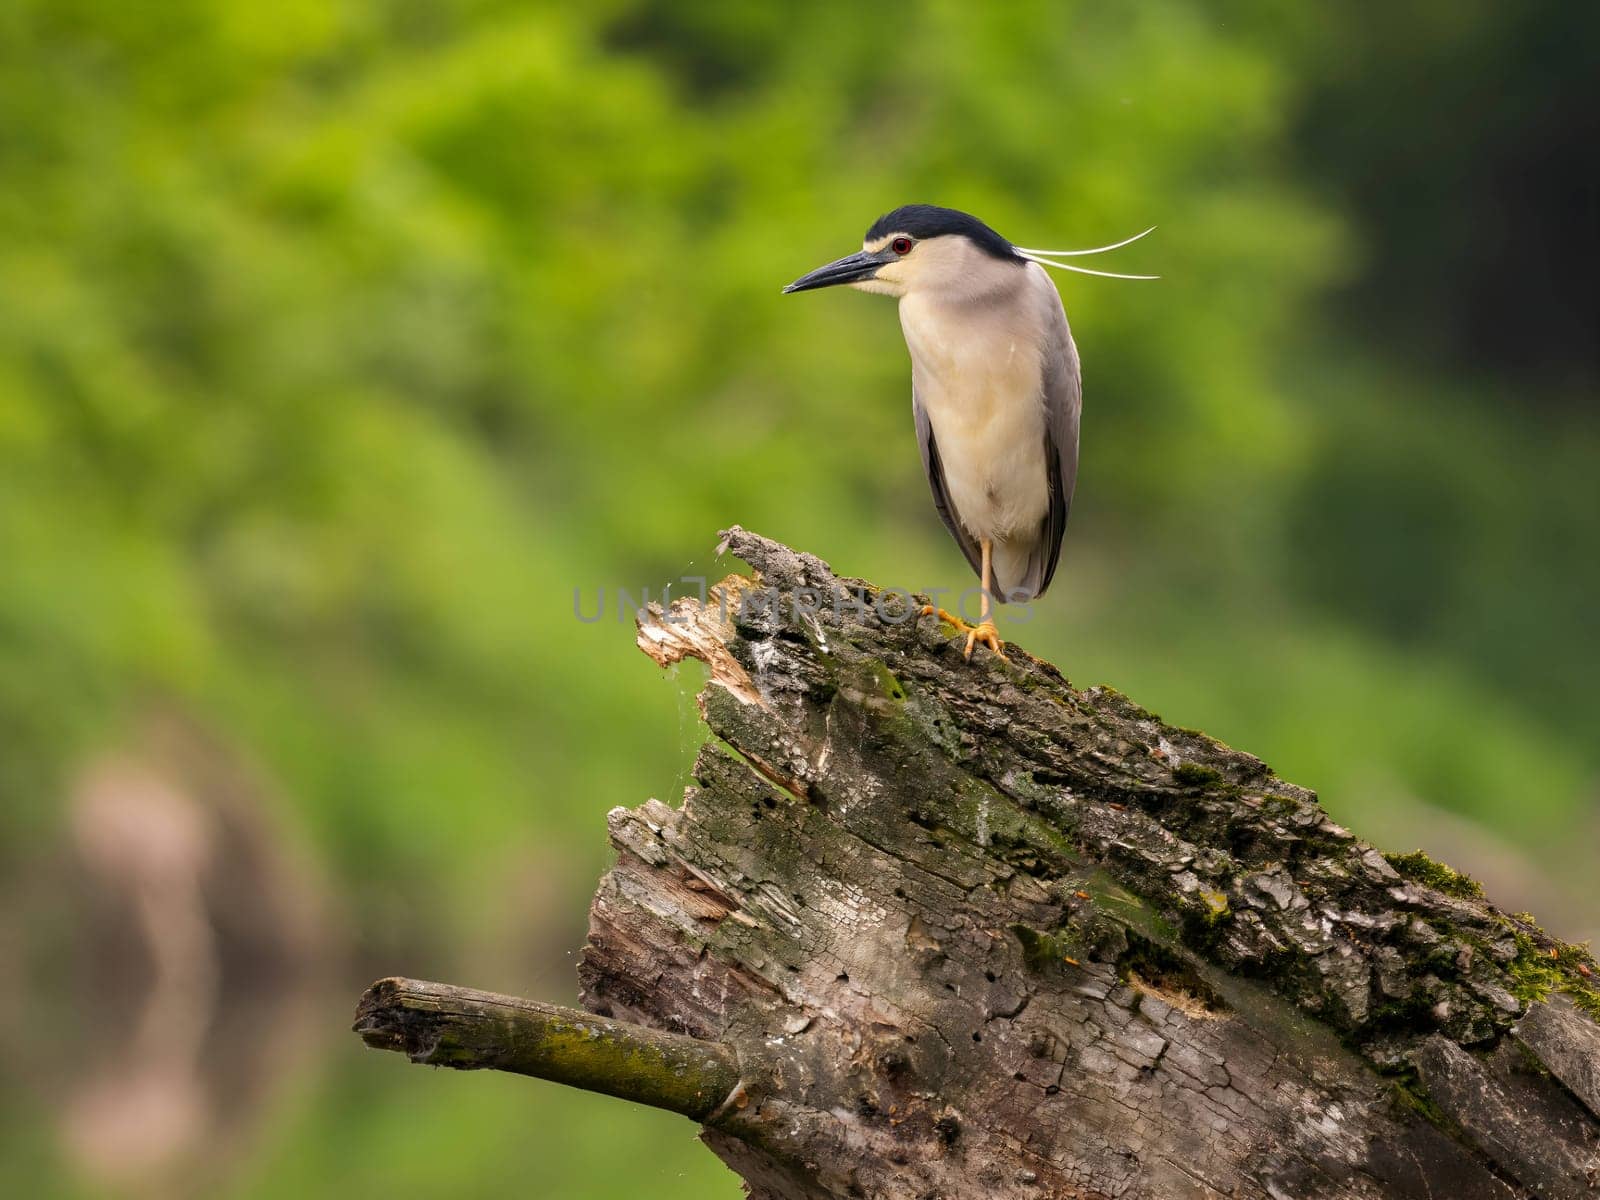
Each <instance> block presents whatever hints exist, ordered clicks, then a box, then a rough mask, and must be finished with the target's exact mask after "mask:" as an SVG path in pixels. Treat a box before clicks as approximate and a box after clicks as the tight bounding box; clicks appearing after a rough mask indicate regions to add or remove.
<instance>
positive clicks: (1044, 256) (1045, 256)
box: [1012, 225, 1161, 279]
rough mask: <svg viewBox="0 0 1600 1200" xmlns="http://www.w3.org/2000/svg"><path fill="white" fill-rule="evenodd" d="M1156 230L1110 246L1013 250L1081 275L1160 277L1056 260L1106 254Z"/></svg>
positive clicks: (1111, 277) (1149, 230) (1137, 234)
mask: <svg viewBox="0 0 1600 1200" xmlns="http://www.w3.org/2000/svg"><path fill="white" fill-rule="evenodd" d="M1154 230H1155V226H1154V225H1152V226H1150V228H1149V229H1146V230H1145V231H1144V233H1136V234H1134V235H1133V236H1132V237H1130V238H1123V239H1122V240H1121V241H1120V242H1112V243H1111V245H1109V246H1095V247H1093V248H1092V249H1089V250H1030V249H1028V248H1027V247H1025V246H1013V247H1012V250H1013V251H1014V252H1015V253H1017V254H1019V255H1021V256H1022V257H1023V258H1025V259H1027V260H1028V261H1029V262H1036V263H1038V264H1039V265H1040V266H1041V267H1054V268H1055V269H1056V270H1058V271H1076V272H1077V273H1078V274H1079V275H1099V276H1102V277H1103V278H1106V279H1160V278H1161V276H1159V275H1122V274H1119V273H1118V272H1116V271H1096V270H1093V269H1091V268H1089V267H1080V266H1078V265H1077V264H1075V263H1064V262H1056V261H1055V260H1056V259H1058V258H1077V257H1080V256H1081V255H1085V254H1104V253H1105V252H1106V251H1108V250H1120V249H1122V247H1124V246H1126V245H1128V244H1130V243H1131V242H1137V241H1138V240H1139V239H1140V238H1142V237H1144V236H1145V234H1147V233H1152V232H1154Z"/></svg>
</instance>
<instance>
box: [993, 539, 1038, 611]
mask: <svg viewBox="0 0 1600 1200" xmlns="http://www.w3.org/2000/svg"><path fill="white" fill-rule="evenodd" d="M1045 561H1046V553H1045V547H1044V545H1043V541H1042V539H1040V538H1031V539H1027V540H1022V539H1018V540H1017V541H1004V542H998V541H997V542H996V543H995V544H994V558H993V567H994V586H995V591H996V592H998V593H999V597H1000V598H1001V599H1004V600H1005V601H1007V602H1008V603H1011V604H1021V603H1022V602H1023V601H1026V600H1032V599H1033V598H1034V597H1035V596H1037V595H1038V594H1039V593H1040V592H1042V591H1043V590H1044V584H1045V578H1044V572H1045Z"/></svg>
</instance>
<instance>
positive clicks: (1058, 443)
mask: <svg viewBox="0 0 1600 1200" xmlns="http://www.w3.org/2000/svg"><path fill="white" fill-rule="evenodd" d="M1050 299H1051V301H1053V303H1052V304H1051V308H1052V309H1053V310H1054V311H1053V313H1052V314H1051V318H1050V323H1049V324H1048V325H1047V326H1046V340H1045V347H1044V363H1043V366H1044V370H1043V378H1042V380H1041V384H1042V387H1043V389H1044V441H1045V444H1044V452H1045V462H1046V464H1047V466H1048V468H1049V472H1050V510H1049V512H1048V513H1047V514H1046V515H1045V519H1044V522H1043V526H1042V528H1041V530H1040V534H1041V537H1040V544H1039V546H1038V548H1037V549H1036V550H1035V551H1034V553H1033V554H1032V555H1031V556H1030V558H1029V562H1028V572H1027V577H1026V578H1025V580H1024V582H1023V589H1024V590H1026V591H1029V592H1031V593H1032V594H1033V595H1035V596H1042V595H1044V590H1045V588H1047V587H1049V586H1050V580H1051V579H1052V578H1053V577H1054V575H1055V573H1056V563H1058V562H1059V561H1060V560H1061V538H1062V536H1063V535H1064V534H1065V533H1066V531H1067V514H1068V513H1069V512H1071V510H1072V491H1073V488H1074V487H1076V486H1077V483H1078V420H1079V417H1080V415H1081V414H1082V412H1083V378H1082V375H1081V373H1080V371H1079V368H1078V348H1077V346H1075V345H1074V344H1073V341H1072V330H1071V329H1070V328H1069V327H1068V325H1067V314H1066V312H1065V311H1063V309H1062V307H1061V300H1060V298H1059V297H1058V296H1057V294H1056V290H1055V287H1054V285H1051V287H1050Z"/></svg>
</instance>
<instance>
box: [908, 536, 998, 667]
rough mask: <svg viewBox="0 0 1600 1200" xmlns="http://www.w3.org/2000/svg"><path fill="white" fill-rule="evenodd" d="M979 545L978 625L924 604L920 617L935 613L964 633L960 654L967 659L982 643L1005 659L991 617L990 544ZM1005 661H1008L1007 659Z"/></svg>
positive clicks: (986, 542)
mask: <svg viewBox="0 0 1600 1200" xmlns="http://www.w3.org/2000/svg"><path fill="white" fill-rule="evenodd" d="M979 544H980V545H981V547H982V549H983V572H982V574H981V575H980V576H979V578H980V579H981V580H982V582H983V608H982V610H981V611H982V616H981V617H980V619H979V621H978V623H977V624H976V625H973V624H971V623H969V622H968V621H965V620H963V619H962V618H961V617H958V616H956V614H955V613H953V612H949V611H947V610H945V609H942V608H936V607H934V606H933V605H932V604H924V605H923V606H922V615H923V616H925V617H929V616H933V615H934V614H936V613H937V614H938V617H939V619H940V620H941V621H947V622H949V623H950V624H951V625H954V626H955V627H956V628H957V629H959V630H961V631H962V632H963V633H965V634H966V635H967V645H966V649H965V650H963V651H962V653H963V654H964V655H965V656H966V657H967V658H971V657H972V648H973V647H974V646H976V645H977V644H978V643H979V642H982V643H983V644H984V645H985V646H987V647H989V649H990V650H993V651H994V652H995V654H996V655H998V656H999V657H1000V658H1005V657H1006V656H1005V652H1004V651H1003V650H1002V649H1001V647H1002V646H1003V645H1004V644H1005V643H1004V642H1002V641H1001V640H1000V630H999V629H998V628H997V627H996V626H995V623H994V617H993V615H992V611H993V610H992V608H991V605H992V603H993V601H992V598H991V595H990V591H989V584H990V582H991V581H990V578H989V576H990V574H991V567H990V554H991V547H992V544H991V543H990V542H989V541H988V540H987V539H985V540H983V541H982V542H980V543H979ZM1007 661H1010V660H1009V659H1008V660H1007Z"/></svg>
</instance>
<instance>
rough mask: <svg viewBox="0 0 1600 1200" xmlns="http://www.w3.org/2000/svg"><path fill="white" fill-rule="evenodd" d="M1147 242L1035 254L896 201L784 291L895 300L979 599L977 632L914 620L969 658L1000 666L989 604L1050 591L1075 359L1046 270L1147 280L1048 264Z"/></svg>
mask: <svg viewBox="0 0 1600 1200" xmlns="http://www.w3.org/2000/svg"><path fill="white" fill-rule="evenodd" d="M1153 228H1154V227H1153V226H1152V229H1153ZM1150 232H1151V229H1146V230H1145V231H1144V232H1143V233H1138V234H1135V235H1134V236H1133V237H1130V238H1124V239H1123V240H1122V241H1120V242H1115V243H1112V244H1111V245H1109V246H1096V247H1093V248H1091V249H1087V250H1033V249H1026V248H1023V247H1019V246H1016V245H1013V244H1012V243H1011V242H1009V241H1007V240H1006V239H1005V238H1003V237H1001V236H1000V234H998V233H996V232H995V231H994V230H993V229H991V228H990V227H989V226H988V225H986V224H984V223H983V222H982V221H980V220H979V219H978V218H977V217H974V216H972V215H971V214H970V213H965V212H961V211H960V210H958V209H953V208H941V207H939V206H937V205H933V204H907V205H902V206H901V207H899V208H896V209H894V210H893V211H892V212H888V213H885V214H884V215H883V216H881V217H879V218H878V219H877V220H876V221H874V222H873V223H872V225H871V226H870V227H868V229H867V233H866V237H865V238H863V239H862V244H861V250H860V251H859V252H857V253H855V254H848V255H846V256H845V257H843V258H840V259H837V260H836V261H834V262H831V263H828V264H826V265H825V266H821V267H818V268H817V269H816V270H814V271H811V272H809V273H807V274H805V275H802V276H801V277H800V278H799V279H796V280H795V281H794V282H793V283H791V284H789V285H788V286H787V287H786V288H784V289H783V291H784V294H785V295H787V294H788V293H790V292H805V291H811V290H813V289H816V288H826V287H837V286H840V285H845V286H848V287H852V288H855V289H857V290H858V291H863V292H873V293H877V294H879V295H885V296H893V297H895V298H897V299H898V300H899V302H900V329H901V332H902V333H903V334H904V335H905V343H906V349H907V350H909V351H910V354H911V412H912V418H913V421H914V424H915V428H916V436H917V445H918V448H919V449H920V451H921V453H922V467H923V470H924V472H925V473H926V474H927V477H928V486H929V488H930V489H931V490H932V492H933V503H934V507H935V508H936V509H937V510H938V513H939V516H940V518H941V519H942V520H943V522H944V525H945V528H946V529H948V530H949V532H950V536H951V537H953V538H954V539H955V542H956V545H958V546H959V547H960V548H961V552H962V553H963V554H964V555H965V556H966V559H967V562H968V563H969V564H971V566H972V569H973V571H975V572H976V573H977V576H978V580H979V584H980V594H981V597H982V599H981V612H980V616H979V620H978V623H977V624H976V625H972V624H969V623H968V622H967V621H966V620H965V619H964V618H962V617H960V616H957V615H955V614H953V613H950V612H947V611H946V610H944V609H942V608H936V607H935V606H933V605H931V604H930V605H927V606H925V607H924V608H923V609H922V610H921V611H922V615H924V616H927V615H934V614H937V615H938V617H939V618H940V619H941V620H943V621H947V622H949V623H950V624H951V625H953V626H954V627H955V628H956V629H957V631H958V632H964V633H966V635H967V641H966V647H965V650H964V655H965V657H966V658H968V659H970V658H971V657H972V652H973V648H974V646H976V645H978V644H982V645H984V646H986V647H987V648H988V649H989V650H990V651H991V652H993V653H994V654H996V655H998V656H999V657H1000V658H1002V659H1004V658H1005V657H1006V656H1005V652H1004V643H1003V642H1002V641H1001V639H1000V632H999V629H998V628H997V627H996V625H995V622H994V611H993V605H994V602H995V600H997V599H998V600H999V601H1001V602H1012V603H1022V602H1026V601H1028V600H1032V599H1034V598H1036V597H1038V596H1042V595H1044V592H1045V589H1046V588H1048V587H1049V586H1050V581H1051V579H1052V578H1054V576H1055V572H1056V566H1057V563H1058V562H1059V561H1060V558H1061V539H1062V535H1063V534H1064V533H1065V532H1066V527H1067V514H1068V512H1069V511H1070V510H1071V508H1072V494H1073V491H1074V488H1075V486H1076V483H1077V479H1078V426H1079V418H1080V415H1081V413H1082V409H1083V388H1082V376H1081V372H1080V369H1079V362H1078V348H1077V346H1076V344H1074V342H1073V340H1072V330H1071V328H1070V327H1069V325H1068V324H1067V314H1066V309H1065V307H1064V306H1063V305H1062V302H1061V294H1060V293H1059V292H1058V291H1057V290H1056V286H1055V281H1054V280H1052V279H1051V278H1050V276H1049V275H1048V274H1047V273H1046V271H1045V268H1046V267H1051V268H1056V269H1060V270H1066V271H1076V272H1079V273H1081V274H1085V275H1097V276H1102V277H1105V278H1111V279H1155V278H1158V277H1157V276H1154V275H1122V274H1118V273H1116V272H1112V271H1097V270H1092V269H1090V268H1088V267H1083V266H1078V265H1076V264H1071V263H1064V262H1060V261H1057V260H1059V259H1061V258H1070V257H1076V256H1079V255H1085V254H1103V253H1105V252H1106V251H1108V250H1116V249H1120V248H1121V247H1123V246H1126V245H1128V244H1129V243H1131V242H1136V241H1138V240H1139V239H1140V238H1142V237H1144V236H1145V234H1148V233H1150Z"/></svg>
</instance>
